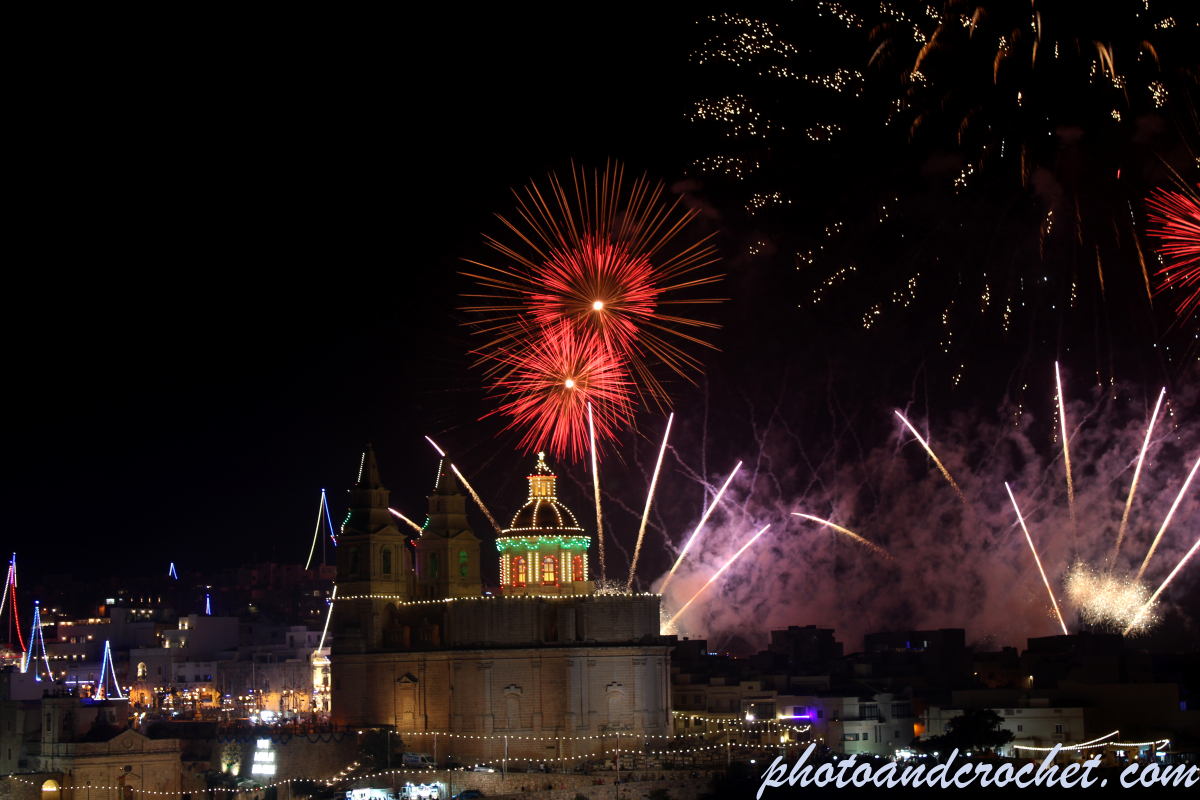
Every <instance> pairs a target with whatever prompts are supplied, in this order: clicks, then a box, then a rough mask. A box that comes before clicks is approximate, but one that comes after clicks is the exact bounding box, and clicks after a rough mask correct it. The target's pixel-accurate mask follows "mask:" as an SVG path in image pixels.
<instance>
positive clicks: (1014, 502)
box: [1004, 483, 1075, 635]
mask: <svg viewBox="0 0 1200 800" xmlns="http://www.w3.org/2000/svg"><path fill="white" fill-rule="evenodd" d="M1004 488H1005V489H1008V499H1010V500H1012V505H1013V510H1014V511H1016V512H1017V522H1020V523H1021V530H1023V531H1024V532H1025V541H1027V542H1029V550H1030V552H1032V553H1033V560H1034V561H1035V562H1037V568H1038V572H1039V573H1041V576H1042V583H1044V584H1046V591H1047V592H1048V593H1049V594H1050V602H1051V603H1052V604H1053V605H1054V615H1055V616H1056V617H1058V624H1059V625H1061V626H1062V632H1063V634H1064V635H1065V634H1067V633H1068V631H1067V623H1065V622H1063V616H1062V612H1061V611H1059V610H1058V601H1057V600H1055V599H1054V590H1053V589H1051V588H1050V581H1049V580H1048V579H1047V578H1046V570H1044V569H1043V568H1042V560H1041V559H1040V558H1038V554H1037V548H1036V547H1034V546H1033V539H1032V538H1031V537H1030V536H1029V528H1027V527H1025V517H1023V516H1021V508H1020V506H1018V505H1017V498H1015V497H1013V493H1012V489H1011V488H1010V487H1009V485H1008V484H1007V483H1006V484H1004ZM1071 516H1072V518H1074V516H1075V515H1074V514H1072V515H1071Z"/></svg>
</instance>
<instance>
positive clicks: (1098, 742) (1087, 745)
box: [1013, 730, 1171, 753]
mask: <svg viewBox="0 0 1200 800" xmlns="http://www.w3.org/2000/svg"><path fill="white" fill-rule="evenodd" d="M1120 735H1121V731H1120V730H1115V731H1113V732H1112V733H1109V734H1106V735H1104V736H1101V737H1100V738H1099V739H1092V740H1091V741H1090V742H1083V743H1082V744H1073V745H1070V746H1067V747H1063V746H1062V745H1058V748H1059V751H1060V752H1062V751H1067V750H1091V749H1093V748H1098V747H1105V748H1107V747H1113V748H1116V747H1126V748H1132V747H1155V748H1157V747H1158V746H1159V745H1162V744H1170V743H1171V740H1170V739H1155V740H1154V741H1152V742H1110V741H1108V740H1109V739H1111V738H1112V737H1114V736H1120ZM1013 749H1014V750H1029V751H1030V752H1034V753H1049V752H1050V751H1051V750H1053V749H1054V748H1053V747H1029V746H1027V745H1023V744H1014V745H1013Z"/></svg>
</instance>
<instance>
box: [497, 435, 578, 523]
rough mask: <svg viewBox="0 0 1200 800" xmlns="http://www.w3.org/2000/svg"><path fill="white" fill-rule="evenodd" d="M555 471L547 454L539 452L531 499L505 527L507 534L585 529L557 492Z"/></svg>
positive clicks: (530, 485)
mask: <svg viewBox="0 0 1200 800" xmlns="http://www.w3.org/2000/svg"><path fill="white" fill-rule="evenodd" d="M556 480H557V479H556V478H555V477H554V473H552V472H551V471H550V467H549V466H548V465H547V464H546V454H545V453H538V462H537V466H535V467H534V469H533V474H532V475H530V476H529V499H528V500H526V501H525V505H523V506H521V508H520V509H518V511H517V513H516V514H514V515H513V518H512V523H511V524H510V526H509V528H508V529H507V530H505V531H504V534H505V535H507V536H546V535H548V536H555V535H562V534H574V535H578V534H581V533H582V532H583V528H581V527H579V522H578V521H577V520H576V519H575V515H574V514H573V513H571V509H569V508H567V507H566V506H565V505H563V504H562V503H561V502H559V500H558V497H557V496H556V495H555V481H556Z"/></svg>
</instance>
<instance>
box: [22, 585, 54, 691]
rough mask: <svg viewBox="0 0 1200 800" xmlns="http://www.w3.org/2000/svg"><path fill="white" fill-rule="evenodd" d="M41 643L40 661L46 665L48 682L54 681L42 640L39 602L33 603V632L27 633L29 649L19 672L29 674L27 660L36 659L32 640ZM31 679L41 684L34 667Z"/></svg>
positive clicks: (48, 657) (43, 640)
mask: <svg viewBox="0 0 1200 800" xmlns="http://www.w3.org/2000/svg"><path fill="white" fill-rule="evenodd" d="M35 639H36V640H37V641H38V642H41V645H42V661H43V663H45V665H46V677H47V679H48V680H50V681H53V680H54V671H53V670H52V669H50V656H48V655H47V654H46V640H45V639H44V638H42V605H41V601H40V600H34V601H33V630H32V631H30V632H29V649H28V650H26V651H25V658H24V659H23V660H22V661H21V672H22V673H26V672H29V660H30V659H31V658H32V659H35V660H36V658H37V656H35V655H34V654H33V653H34V640H35ZM33 679H34V680H35V681H38V682H39V683H40V682H41V680H42V678H41V676H40V675H38V671H37V668H36V667H34V670H33Z"/></svg>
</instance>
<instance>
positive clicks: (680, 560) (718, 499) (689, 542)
mask: <svg viewBox="0 0 1200 800" xmlns="http://www.w3.org/2000/svg"><path fill="white" fill-rule="evenodd" d="M741 468H742V462H740V461H739V462H738V463H737V466H736V467H734V468H733V472H731V473H729V477H728V478H726V479H725V485H724V486H722V487H721V491H719V492H717V496H716V497H714V498H713V501H712V505H710V506H709V507H708V510H707V511H705V512H704V516H702V517H700V524H699V525H697V526H696V530H694V531H692V536H691V538H690V539H688V540H687V544H685V545H684V546H683V550H681V551H680V553H679V558H677V559H675V566H673V567H671V571H670V572H668V573H667V579H666V580H665V581H663V585H662V586H660V587H659V588H658V593H659V594H662V593H663V592H665V591H666V590H667V584H668V583H670V582H671V578H672V577H673V576H674V575H675V570H677V569H679V565H680V564H682V563H683V557H684V556H686V555H687V551H688V550H690V549H691V547H692V542H694V541H696V534H698V533H700V529H701V528H703V527H704V523H705V522H706V521H707V520H708V515H709V514H711V513H712V512H713V509H714V508H716V507H717V503H719V502H721V495H723V494H725V490H726V489H728V488H729V483H730V481H732V480H733V476H734V475H737V473H738V470H739V469H741Z"/></svg>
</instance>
